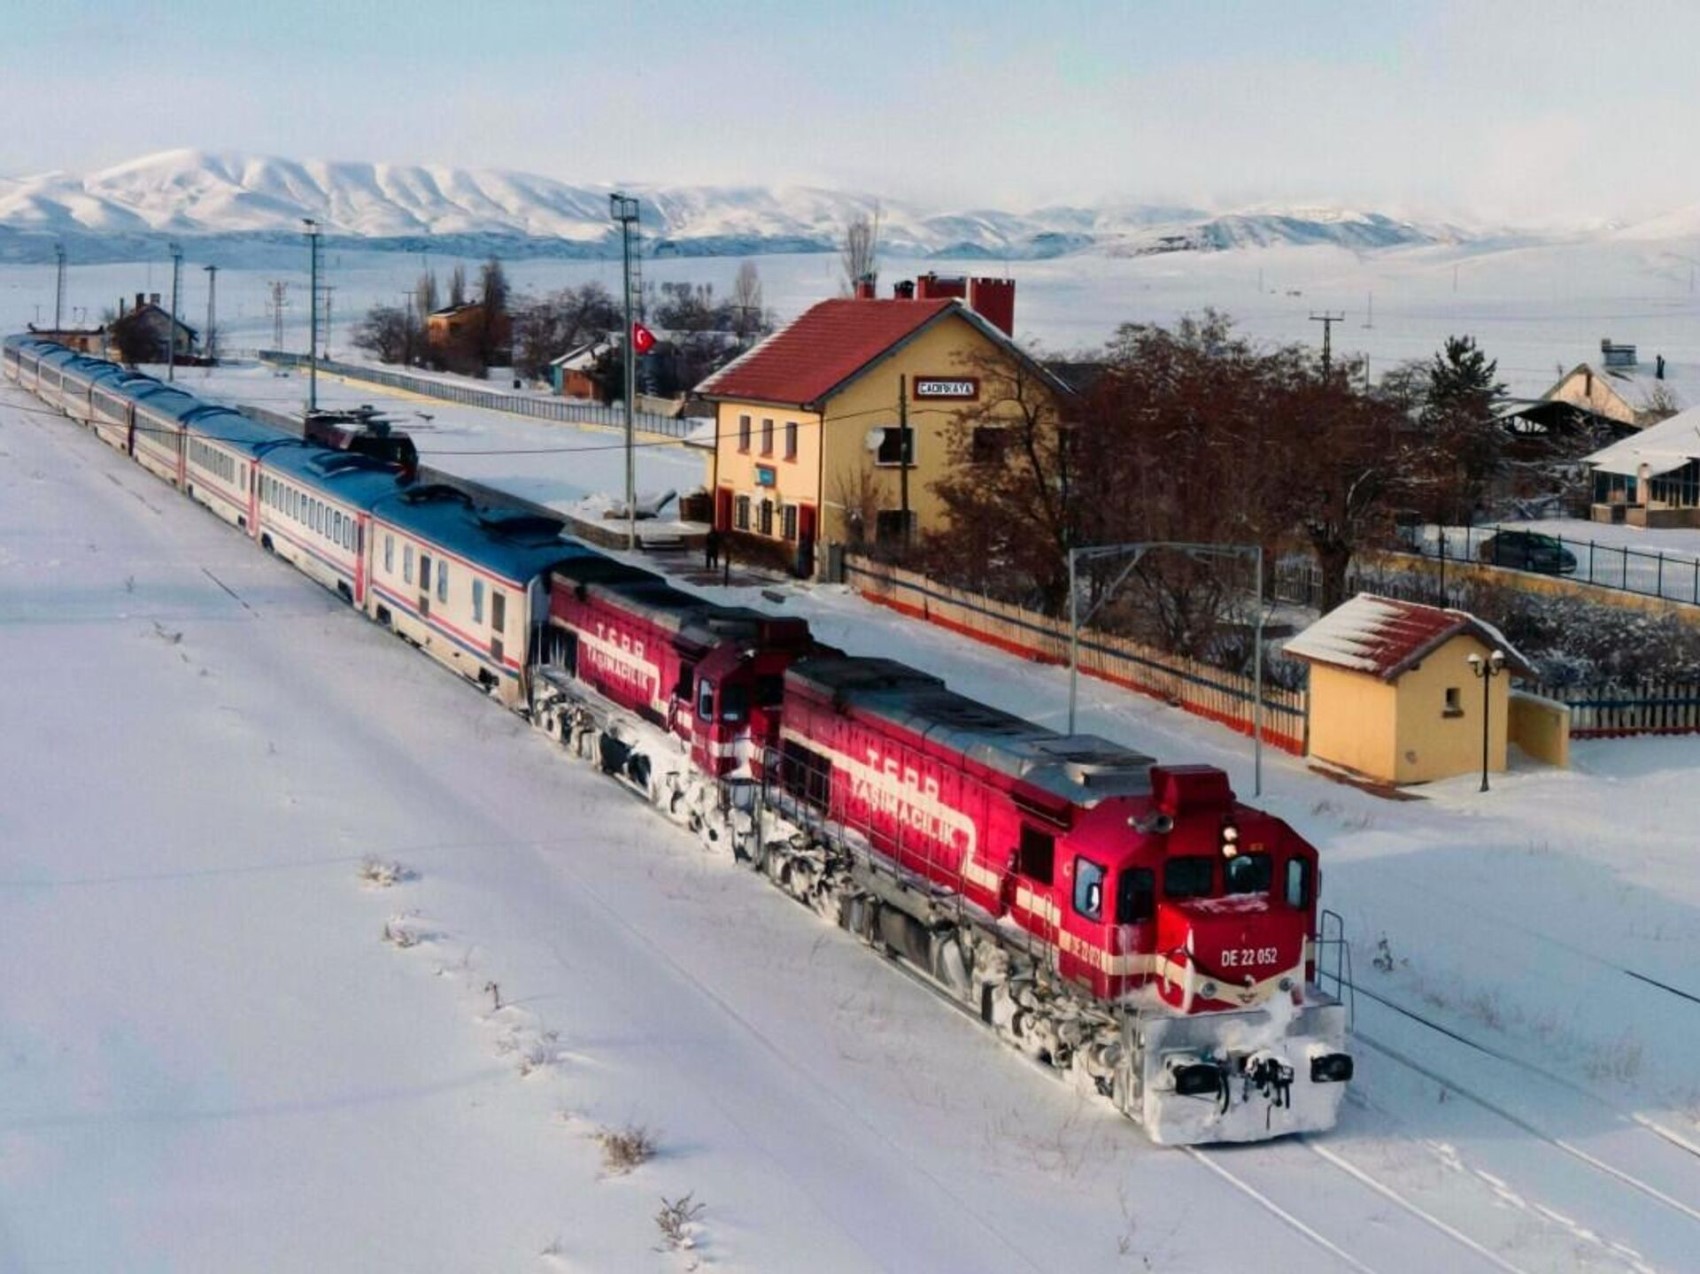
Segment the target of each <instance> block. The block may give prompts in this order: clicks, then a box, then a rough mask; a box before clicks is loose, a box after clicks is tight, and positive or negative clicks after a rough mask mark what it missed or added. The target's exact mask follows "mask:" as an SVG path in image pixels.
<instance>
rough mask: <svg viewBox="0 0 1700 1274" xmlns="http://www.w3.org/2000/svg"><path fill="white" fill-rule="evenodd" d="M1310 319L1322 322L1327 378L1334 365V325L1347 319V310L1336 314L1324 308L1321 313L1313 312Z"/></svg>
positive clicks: (1323, 351) (1323, 363)
mask: <svg viewBox="0 0 1700 1274" xmlns="http://www.w3.org/2000/svg"><path fill="white" fill-rule="evenodd" d="M1310 321H1311V322H1312V323H1320V324H1322V378H1323V379H1324V380H1327V379H1328V372H1329V369H1330V368H1331V367H1332V366H1333V354H1334V341H1333V336H1334V325H1335V324H1336V323H1343V322H1345V321H1346V312H1345V311H1344V310H1342V311H1340V313H1338V314H1334V313H1332V312H1330V311H1328V310H1324V311H1323V312H1322V313H1321V314H1312V315H1311V316H1310Z"/></svg>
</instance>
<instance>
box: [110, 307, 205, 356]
mask: <svg viewBox="0 0 1700 1274" xmlns="http://www.w3.org/2000/svg"><path fill="white" fill-rule="evenodd" d="M118 322H119V323H120V324H122V325H123V326H125V327H129V328H131V329H132V330H136V331H139V332H140V333H141V334H142V335H143V337H144V340H143V342H142V343H143V344H144V345H147V346H150V347H151V348H152V349H153V350H156V351H158V357H159V358H160V359H161V360H163V359H164V358H165V351H166V341H167V339H170V341H171V352H172V355H173V356H174V357H175V358H177V359H179V360H181V361H184V362H187V361H188V360H190V359H192V358H193V357H194V356H195V345H196V342H197V341H198V340H199V339H200V337H199V335H198V334H197V333H196V331H195V329H194V328H192V327H190V326H189V325H188V324H187V323H185V322H184V321H183V320H182V319H179V318H173V317H172V315H171V314H170V313H169V312H168V311H167V310H165V309H164V308H163V307H162V306H161V305H160V303H159V293H158V292H154V293H152V294H149V293H144V292H138V293H136V303H135V305H134V306H131V307H129V308H126V306H125V303H124V301H123V299H122V298H120V299H119V301H118ZM168 333H169V337H168Z"/></svg>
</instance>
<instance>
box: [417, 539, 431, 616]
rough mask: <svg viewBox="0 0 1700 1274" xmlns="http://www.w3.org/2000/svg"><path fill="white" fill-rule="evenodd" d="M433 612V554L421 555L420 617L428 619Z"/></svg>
mask: <svg viewBox="0 0 1700 1274" xmlns="http://www.w3.org/2000/svg"><path fill="white" fill-rule="evenodd" d="M430 614H431V555H430V554H429V553H421V554H420V555H419V618H421V619H427V618H429V617H430Z"/></svg>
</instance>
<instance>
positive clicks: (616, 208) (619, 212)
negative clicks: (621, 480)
mask: <svg viewBox="0 0 1700 1274" xmlns="http://www.w3.org/2000/svg"><path fill="white" fill-rule="evenodd" d="M608 215H609V216H610V217H612V218H613V219H614V220H615V221H618V222H619V223H620V250H621V257H622V259H623V260H624V263H625V268H624V273H623V275H622V278H623V279H624V281H625V288H624V291H625V294H626V345H625V351H626V352H625V363H626V385H625V400H626V551H627V552H628V553H629V552H631V551H633V550H634V549H636V548H637V476H636V473H635V472H634V470H633V467H632V466H633V463H634V461H633V458H632V395H633V393H634V392H636V388H637V360H636V358H634V357H633V351H632V222H634V221H636V220H637V219H638V201H637V200H636V199H632V198H629V197H628V196H626V195H622V194H612V195H609V196H608Z"/></svg>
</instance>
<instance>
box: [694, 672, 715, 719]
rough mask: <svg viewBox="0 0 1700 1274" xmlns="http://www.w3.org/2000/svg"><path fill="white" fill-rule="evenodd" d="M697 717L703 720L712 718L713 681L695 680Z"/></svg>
mask: <svg viewBox="0 0 1700 1274" xmlns="http://www.w3.org/2000/svg"><path fill="white" fill-rule="evenodd" d="M697 717H698V718H699V719H700V720H703V721H712V720H714V683H713V682H712V681H699V682H697Z"/></svg>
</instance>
